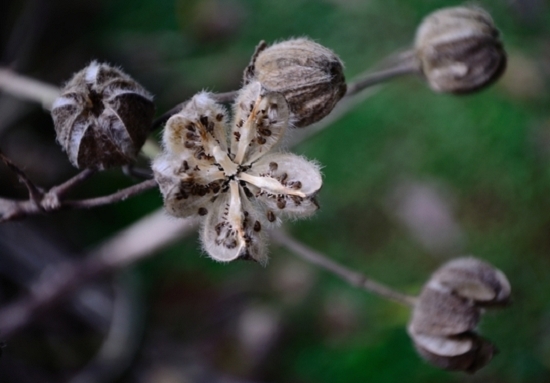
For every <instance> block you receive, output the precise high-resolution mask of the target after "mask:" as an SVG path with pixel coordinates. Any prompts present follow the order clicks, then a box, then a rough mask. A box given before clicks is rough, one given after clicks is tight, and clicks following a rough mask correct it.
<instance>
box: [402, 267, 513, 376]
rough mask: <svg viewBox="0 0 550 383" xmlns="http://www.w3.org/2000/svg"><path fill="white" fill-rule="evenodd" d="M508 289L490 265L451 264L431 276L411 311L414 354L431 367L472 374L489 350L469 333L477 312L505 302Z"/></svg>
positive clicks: (489, 346)
mask: <svg viewBox="0 0 550 383" xmlns="http://www.w3.org/2000/svg"><path fill="white" fill-rule="evenodd" d="M510 291H511V288H510V283H509V282H508V280H507V279H506V276H505V275H504V274H503V273H502V272H501V271H500V270H498V269H496V268H495V267H493V266H492V265H490V264H488V263H486V262H483V261H481V260H479V259H476V258H473V257H463V258H457V259H455V260H452V261H450V262H447V263H446V264H444V265H443V266H441V267H440V268H439V269H438V270H436V271H435V272H434V273H433V274H432V276H431V277H430V279H429V280H428V282H427V283H426V284H425V285H424V287H423V289H422V292H421V294H420V296H419V297H418V300H417V302H416V304H415V306H414V309H413V312H412V316H411V320H410V322H409V325H408V328H407V330H408V333H409V335H410V337H411V338H412V340H413V342H414V345H415V347H416V349H417V351H418V353H419V354H420V355H421V356H422V357H423V358H424V359H425V360H426V361H428V362H430V363H431V364H433V365H434V366H436V367H439V368H443V369H447V370H460V371H465V372H469V373H473V372H475V371H477V370H478V369H480V368H482V367H483V366H485V365H486V364H487V363H489V362H490V361H491V359H492V357H493V355H494V354H495V348H494V346H493V345H492V343H490V342H489V341H487V340H486V339H483V338H481V337H480V336H479V335H477V334H476V333H475V332H474V331H475V328H476V326H477V324H478V323H479V320H480V317H481V313H482V312H483V311H482V308H484V307H490V306H491V305H495V304H501V303H505V302H507V301H508V299H509V296H510Z"/></svg>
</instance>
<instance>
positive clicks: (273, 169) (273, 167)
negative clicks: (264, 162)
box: [269, 162, 279, 172]
mask: <svg viewBox="0 0 550 383" xmlns="http://www.w3.org/2000/svg"><path fill="white" fill-rule="evenodd" d="M278 167H279V165H278V164H277V163H276V162H270V163H269V170H271V171H272V172H274V171H275V170H277V168H278Z"/></svg>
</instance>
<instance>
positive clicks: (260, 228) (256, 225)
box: [254, 221, 262, 232]
mask: <svg viewBox="0 0 550 383" xmlns="http://www.w3.org/2000/svg"><path fill="white" fill-rule="evenodd" d="M260 230H262V224H261V223H260V221H256V222H254V231H256V232H258V231H260Z"/></svg>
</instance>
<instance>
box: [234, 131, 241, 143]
mask: <svg viewBox="0 0 550 383" xmlns="http://www.w3.org/2000/svg"><path fill="white" fill-rule="evenodd" d="M233 135H234V136H235V140H237V142H239V141H240V140H241V133H239V132H233Z"/></svg>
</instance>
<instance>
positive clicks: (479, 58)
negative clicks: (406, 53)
mask: <svg viewBox="0 0 550 383" xmlns="http://www.w3.org/2000/svg"><path fill="white" fill-rule="evenodd" d="M415 50H416V55H417V58H418V60H419V62H420V65H421V70H422V73H423V74H424V76H425V77H426V79H427V81H428V83H429V85H430V87H431V88H432V89H433V90H435V91H438V92H444V93H456V94H461V93H462V94H463V93H469V92H473V91H476V90H479V89H481V88H484V87H485V86H487V85H490V84H491V83H493V82H494V81H495V80H497V79H498V78H499V77H500V76H501V75H502V73H503V72H504V69H505V68H506V52H505V51H504V48H503V46H502V43H501V41H500V38H499V31H498V30H497V29H496V27H495V25H494V23H493V20H492V18H491V16H490V15H489V14H488V13H487V12H485V11H484V10H482V9H481V8H478V7H451V8H444V9H441V10H439V11H436V12H434V13H432V14H430V15H428V16H427V17H426V18H425V19H424V20H423V22H422V24H421V25H420V26H419V28H418V30H417V32H416V39H415Z"/></svg>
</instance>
